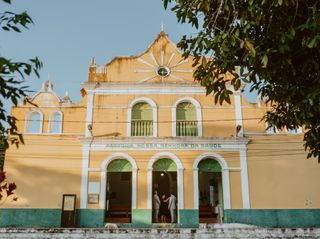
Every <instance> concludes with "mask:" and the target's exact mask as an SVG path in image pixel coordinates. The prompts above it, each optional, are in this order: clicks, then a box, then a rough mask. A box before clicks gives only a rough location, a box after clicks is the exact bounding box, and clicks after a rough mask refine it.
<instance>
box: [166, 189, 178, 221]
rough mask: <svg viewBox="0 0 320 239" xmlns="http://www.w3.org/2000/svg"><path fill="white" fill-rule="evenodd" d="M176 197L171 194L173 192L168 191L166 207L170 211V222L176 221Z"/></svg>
mask: <svg viewBox="0 0 320 239" xmlns="http://www.w3.org/2000/svg"><path fill="white" fill-rule="evenodd" d="M176 203H177V198H176V197H175V196H174V195H173V192H171V193H170V197H169V204H168V209H169V211H170V216H171V223H175V222H176V209H177V206H176Z"/></svg>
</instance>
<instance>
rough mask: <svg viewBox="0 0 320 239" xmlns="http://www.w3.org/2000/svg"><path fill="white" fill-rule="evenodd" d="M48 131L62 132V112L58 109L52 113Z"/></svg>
mask: <svg viewBox="0 0 320 239" xmlns="http://www.w3.org/2000/svg"><path fill="white" fill-rule="evenodd" d="M48 132H49V133H52V134H61V133H62V112H60V111H56V112H54V113H52V114H51V116H50V123H49V130H48Z"/></svg>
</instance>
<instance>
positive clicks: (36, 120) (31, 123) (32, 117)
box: [25, 111, 43, 134]
mask: <svg viewBox="0 0 320 239" xmlns="http://www.w3.org/2000/svg"><path fill="white" fill-rule="evenodd" d="M42 121H43V115H42V113H41V112H38V111H31V112H29V114H28V116H27V121H26V128H25V132H26V133H28V134H41V133H42Z"/></svg>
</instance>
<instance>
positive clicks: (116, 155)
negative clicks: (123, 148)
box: [100, 153, 138, 209]
mask: <svg viewBox="0 0 320 239" xmlns="http://www.w3.org/2000/svg"><path fill="white" fill-rule="evenodd" d="M116 159H125V160H128V161H129V162H130V163H131V166H132V198H131V200H132V204H131V208H132V209H136V208H137V170H138V167H137V163H136V161H135V160H134V158H132V157H131V156H130V155H128V154H124V153H114V154H112V155H111V156H109V157H108V158H106V159H105V160H104V161H103V162H102V164H101V190H100V208H101V209H105V207H106V186H107V167H108V165H109V163H111V162H112V161H113V160H116Z"/></svg>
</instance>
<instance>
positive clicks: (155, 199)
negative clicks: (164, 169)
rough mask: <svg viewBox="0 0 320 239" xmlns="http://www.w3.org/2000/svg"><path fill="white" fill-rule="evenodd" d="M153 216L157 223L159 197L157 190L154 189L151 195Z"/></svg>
mask: <svg viewBox="0 0 320 239" xmlns="http://www.w3.org/2000/svg"><path fill="white" fill-rule="evenodd" d="M152 201H153V216H154V220H153V221H154V222H155V223H158V218H159V209H160V205H161V202H160V198H159V196H158V191H157V190H155V191H154V195H153V200H152Z"/></svg>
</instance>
